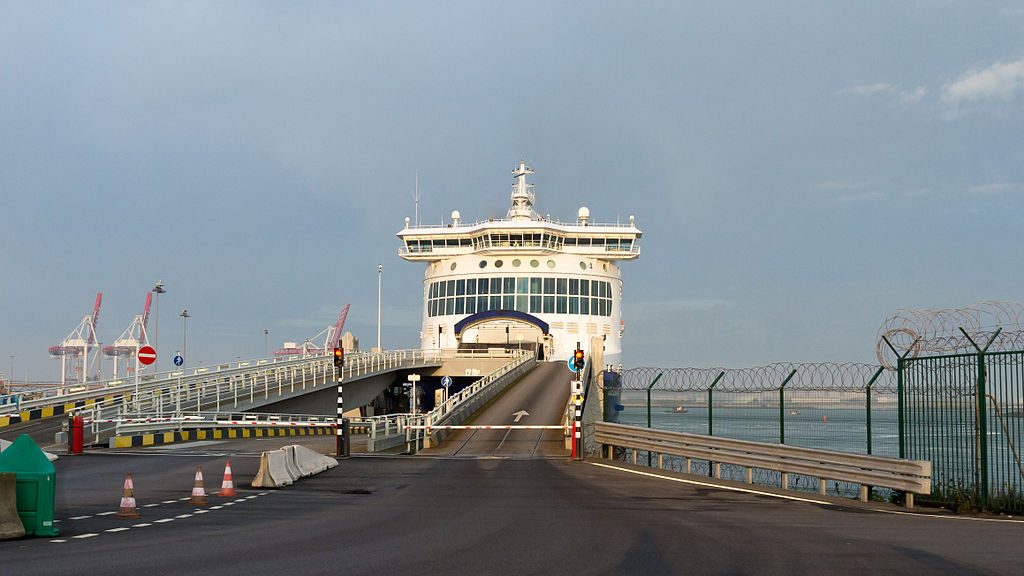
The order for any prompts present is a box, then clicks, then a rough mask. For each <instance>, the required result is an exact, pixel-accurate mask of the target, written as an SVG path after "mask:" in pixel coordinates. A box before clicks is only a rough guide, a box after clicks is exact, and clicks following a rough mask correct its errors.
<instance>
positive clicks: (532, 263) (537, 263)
mask: <svg viewBox="0 0 1024 576" xmlns="http://www.w3.org/2000/svg"><path fill="white" fill-rule="evenodd" d="M538 266H540V262H539V261H537V260H530V267H532V268H536V267H538Z"/></svg>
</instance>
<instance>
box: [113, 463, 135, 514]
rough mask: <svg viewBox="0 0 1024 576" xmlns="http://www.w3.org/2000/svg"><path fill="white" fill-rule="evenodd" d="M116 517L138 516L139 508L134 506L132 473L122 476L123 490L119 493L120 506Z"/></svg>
mask: <svg viewBox="0 0 1024 576" xmlns="http://www.w3.org/2000/svg"><path fill="white" fill-rule="evenodd" d="M117 517H118V518H138V517H139V509H138V508H137V507H136V506H135V483H133V482H132V473H131V472H129V473H128V474H127V475H126V476H125V477H124V492H123V493H122V495H121V507H120V508H118V510H117Z"/></svg>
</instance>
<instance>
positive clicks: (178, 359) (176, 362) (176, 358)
mask: <svg viewBox="0 0 1024 576" xmlns="http://www.w3.org/2000/svg"><path fill="white" fill-rule="evenodd" d="M184 363H185V359H184V358H182V357H181V354H177V355H175V356H174V365H175V366H181V365H182V364H184Z"/></svg>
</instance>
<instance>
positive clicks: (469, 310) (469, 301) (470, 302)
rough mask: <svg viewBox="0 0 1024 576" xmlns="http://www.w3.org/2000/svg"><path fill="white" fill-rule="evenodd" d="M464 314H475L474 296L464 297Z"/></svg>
mask: <svg viewBox="0 0 1024 576" xmlns="http://www.w3.org/2000/svg"><path fill="white" fill-rule="evenodd" d="M466 314H476V298H475V297H472V296H470V297H469V298H466Z"/></svg>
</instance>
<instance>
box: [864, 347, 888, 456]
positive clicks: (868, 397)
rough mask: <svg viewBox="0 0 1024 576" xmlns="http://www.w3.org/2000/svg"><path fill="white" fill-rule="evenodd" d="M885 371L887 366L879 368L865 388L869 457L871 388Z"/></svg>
mask: <svg viewBox="0 0 1024 576" xmlns="http://www.w3.org/2000/svg"><path fill="white" fill-rule="evenodd" d="M884 371H885V366H879V367H878V370H877V371H876V372H875V375H874V376H872V377H871V380H868V384H867V386H866V387H865V390H866V394H865V398H864V404H865V409H866V412H865V414H866V418H865V425H866V426H867V437H868V454H869V455H870V454H871V386H872V385H873V384H874V383H875V380H877V379H878V377H879V376H881V375H882V372H884Z"/></svg>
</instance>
